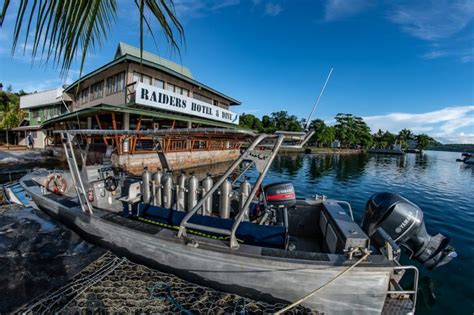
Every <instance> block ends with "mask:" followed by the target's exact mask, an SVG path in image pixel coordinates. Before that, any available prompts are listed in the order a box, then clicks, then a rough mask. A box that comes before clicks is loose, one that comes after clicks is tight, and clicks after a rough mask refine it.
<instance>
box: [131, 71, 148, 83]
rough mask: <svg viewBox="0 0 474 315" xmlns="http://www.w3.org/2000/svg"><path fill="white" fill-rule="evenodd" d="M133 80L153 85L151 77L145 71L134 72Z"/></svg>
mask: <svg viewBox="0 0 474 315" xmlns="http://www.w3.org/2000/svg"><path fill="white" fill-rule="evenodd" d="M133 82H143V83H145V84H148V85H151V77H149V76H147V75H145V74H143V73H139V72H133Z"/></svg>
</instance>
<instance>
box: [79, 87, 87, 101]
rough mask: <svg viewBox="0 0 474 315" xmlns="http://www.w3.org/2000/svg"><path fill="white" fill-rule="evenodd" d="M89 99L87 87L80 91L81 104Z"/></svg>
mask: <svg viewBox="0 0 474 315" xmlns="http://www.w3.org/2000/svg"><path fill="white" fill-rule="evenodd" d="M88 101H89V87H87V88H85V89H83V90H82V91H81V104H84V103H87V102H88Z"/></svg>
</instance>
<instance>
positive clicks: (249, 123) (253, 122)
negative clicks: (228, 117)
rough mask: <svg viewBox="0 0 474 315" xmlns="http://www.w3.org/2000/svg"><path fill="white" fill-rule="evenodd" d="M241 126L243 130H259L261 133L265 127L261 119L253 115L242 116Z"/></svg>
mask: <svg viewBox="0 0 474 315" xmlns="http://www.w3.org/2000/svg"><path fill="white" fill-rule="evenodd" d="M239 126H240V127H243V128H248V129H253V130H258V131H261V130H262V129H263V125H262V122H261V121H260V119H258V118H257V117H255V116H254V115H252V114H245V113H244V114H242V115H240V122H239Z"/></svg>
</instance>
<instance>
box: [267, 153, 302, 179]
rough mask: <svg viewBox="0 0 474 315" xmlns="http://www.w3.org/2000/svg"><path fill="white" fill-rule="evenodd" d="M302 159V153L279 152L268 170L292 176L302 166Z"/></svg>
mask: <svg viewBox="0 0 474 315" xmlns="http://www.w3.org/2000/svg"><path fill="white" fill-rule="evenodd" d="M303 160H304V155H302V154H279V155H277V156H276V157H275V160H274V161H273V164H272V166H271V168H270V170H271V171H273V172H277V173H284V174H287V175H290V176H291V177H294V176H295V175H297V174H298V171H299V170H300V169H301V168H302V167H303Z"/></svg>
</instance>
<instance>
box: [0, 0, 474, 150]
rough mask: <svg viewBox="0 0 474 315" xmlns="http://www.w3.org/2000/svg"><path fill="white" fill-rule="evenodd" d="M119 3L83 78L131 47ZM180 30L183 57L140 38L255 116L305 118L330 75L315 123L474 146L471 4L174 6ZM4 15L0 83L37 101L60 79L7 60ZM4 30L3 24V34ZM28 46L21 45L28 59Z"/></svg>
mask: <svg viewBox="0 0 474 315" xmlns="http://www.w3.org/2000/svg"><path fill="white" fill-rule="evenodd" d="M131 3H133V2H132V1H124V0H122V1H119V6H120V11H119V13H118V16H117V19H116V24H115V27H114V29H113V31H112V32H111V34H109V37H108V41H107V43H106V44H105V45H103V46H102V47H100V48H97V49H95V51H94V52H92V53H91V54H90V55H89V56H88V59H87V64H86V66H85V72H88V71H90V70H93V69H95V68H97V67H98V66H100V65H102V64H104V63H106V62H108V61H110V60H111V58H112V57H113V54H114V51H115V48H116V45H117V43H118V42H119V41H123V42H126V43H129V44H132V45H138V35H137V30H138V23H137V22H138V20H137V17H138V13H137V9H136V8H135V7H134V5H133V4H131ZM175 5H176V10H177V13H178V16H179V17H180V20H181V21H182V23H183V26H184V28H185V35H186V45H185V46H183V48H182V51H181V55H180V56H179V55H178V54H176V53H173V52H172V51H170V49H169V47H168V46H167V44H166V42H165V41H163V40H159V42H158V45H159V47H156V46H155V45H154V43H153V41H152V39H151V37H150V36H147V37H146V43H145V49H146V50H149V51H151V52H154V53H158V54H160V55H161V56H163V57H166V58H169V59H172V60H174V61H177V62H179V63H182V64H183V65H186V66H188V67H190V68H191V70H192V72H193V75H194V78H196V79H197V80H199V81H201V82H203V83H205V84H208V85H210V86H212V87H214V88H216V89H217V90H219V91H222V92H224V93H226V94H228V95H230V96H232V97H234V98H236V99H238V100H241V101H242V106H237V107H234V110H235V111H237V112H240V113H242V112H245V113H252V114H254V115H257V116H262V115H264V114H269V113H271V112H273V111H278V110H287V111H288V112H289V113H290V114H295V115H297V116H298V117H300V118H303V117H306V116H307V115H308V113H309V111H310V109H311V107H312V105H313V104H314V102H315V99H316V97H317V95H318V94H319V91H320V88H321V86H322V84H323V82H324V79H325V77H326V75H327V73H328V71H329V69H330V68H331V67H334V72H333V76H332V78H331V81H330V82H329V85H328V87H327V89H326V93H325V95H324V96H323V98H322V101H321V103H320V105H319V107H318V108H317V110H316V114H315V116H316V117H319V118H322V119H324V120H326V121H327V122H328V123H331V121H332V118H333V117H334V116H335V115H336V114H337V113H339V112H344V113H353V114H355V115H359V116H363V117H364V118H365V119H366V121H367V122H368V124H369V126H370V127H371V128H372V130H373V131H374V132H375V131H376V130H377V129H378V128H382V129H388V130H390V131H392V132H397V131H399V130H400V129H402V128H410V129H412V130H413V131H414V132H416V133H420V132H425V133H428V134H430V135H432V136H434V137H435V138H436V139H438V140H440V141H442V142H461V143H474V46H473V45H474V44H473V43H474V1H472V0H451V1H445V0H433V1H397V0H395V1H373V0H351V1H348V0H323V1H290V0H281V1H277V0H271V1H268V0H253V1H251V0H220V1H217V0H207V1H198V0H175ZM12 12H14V11H13V10H12V11H11V12H10V15H9V16H7V20H6V25H5V26H4V28H2V29H0V81H1V82H3V84H4V85H8V84H11V85H12V86H13V88H14V90H19V89H21V88H22V89H25V90H26V91H33V90H43V89H47V88H52V87H56V86H60V85H61V84H62V83H63V82H64V81H66V82H70V81H71V80H74V79H76V78H77V76H78V75H79V71H78V68H79V67H78V65H77V63H75V64H74V65H73V68H72V69H71V71H70V72H69V74H68V76H67V78H61V77H60V76H59V71H57V70H55V68H54V67H53V66H52V65H46V66H44V65H40V63H41V62H40V61H39V60H36V61H35V63H34V64H33V66H32V65H31V59H30V58H28V57H27V56H23V55H22V54H21V51H20V50H18V52H17V54H16V55H14V56H13V57H12V56H11V54H10V50H9V47H10V44H11V43H10V38H11V24H12V22H11V21H12V19H13V15H12V14H11V13H12ZM9 21H10V23H8V22H9ZM28 51H29V46H28V45H27V46H26V52H27V53H28Z"/></svg>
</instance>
